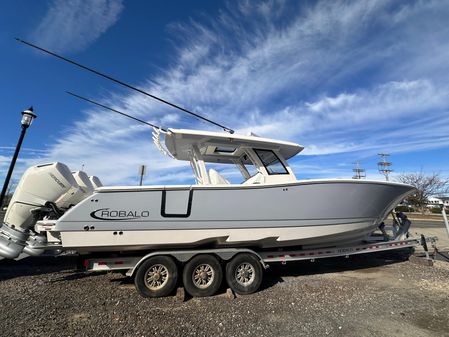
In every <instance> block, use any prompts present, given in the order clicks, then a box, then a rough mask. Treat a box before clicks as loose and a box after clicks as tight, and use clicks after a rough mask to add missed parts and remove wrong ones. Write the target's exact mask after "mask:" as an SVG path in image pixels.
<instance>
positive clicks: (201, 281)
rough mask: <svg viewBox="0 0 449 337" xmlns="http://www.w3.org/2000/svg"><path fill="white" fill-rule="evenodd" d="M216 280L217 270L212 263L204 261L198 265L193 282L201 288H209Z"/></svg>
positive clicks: (193, 275)
mask: <svg viewBox="0 0 449 337" xmlns="http://www.w3.org/2000/svg"><path fill="white" fill-rule="evenodd" d="M214 280H215V271H214V268H212V266H211V265H209V264H206V263H203V264H200V265H198V266H197V267H196V268H195V269H194V270H193V274H192V281H193V284H195V286H196V287H197V288H199V289H206V288H208V287H209V286H210V285H211V284H212V282H214Z"/></svg>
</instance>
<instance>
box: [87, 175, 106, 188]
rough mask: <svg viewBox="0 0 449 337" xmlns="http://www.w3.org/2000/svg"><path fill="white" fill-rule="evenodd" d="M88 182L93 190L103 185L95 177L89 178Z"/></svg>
mask: <svg viewBox="0 0 449 337" xmlns="http://www.w3.org/2000/svg"><path fill="white" fill-rule="evenodd" d="M89 180H90V182H91V183H92V185H93V187H94V188H98V187H101V186H103V183H102V182H101V181H100V178H98V177H97V176H90V177H89Z"/></svg>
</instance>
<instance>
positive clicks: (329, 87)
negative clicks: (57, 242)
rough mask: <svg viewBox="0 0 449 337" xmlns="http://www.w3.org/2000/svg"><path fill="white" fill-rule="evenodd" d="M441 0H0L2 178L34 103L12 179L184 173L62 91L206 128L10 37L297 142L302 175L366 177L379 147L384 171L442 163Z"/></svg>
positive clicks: (447, 125)
mask: <svg viewBox="0 0 449 337" xmlns="http://www.w3.org/2000/svg"><path fill="white" fill-rule="evenodd" d="M447 22H449V4H448V3H447V2H446V1H404V2H400V1H371V0H365V1H357V2H355V1H301V2H300V1H265V2H262V1H261V2H256V1H229V2H226V1H223V2H221V1H173V0H170V1H167V0H165V1H163V2H162V1H160V2H156V1H151V2H149V1H128V2H122V1H106V0H98V1H81V0H72V1H3V2H1V4H0V50H1V54H0V100H1V103H2V108H1V111H0V114H1V120H0V129H1V132H0V179H1V180H3V177H4V175H5V173H6V170H7V167H8V165H9V161H10V157H11V155H12V151H13V148H14V146H15V144H16V141H17V138H18V135H19V131H20V127H19V122H20V112H21V111H22V110H24V109H25V108H27V107H28V106H30V105H33V106H34V108H35V112H36V113H37V115H38V119H37V120H36V121H35V123H34V124H33V125H32V127H31V128H30V130H29V131H28V133H27V136H26V139H25V143H24V145H23V150H22V152H21V155H20V160H19V162H18V164H17V169H16V173H15V178H16V179H18V177H20V174H21V173H22V172H23V170H24V169H25V168H26V167H27V166H30V165H33V164H36V163H42V162H48V161H61V162H63V163H66V164H67V165H68V166H69V167H70V168H71V169H73V170H78V169H80V168H81V167H82V166H83V165H84V168H85V170H86V172H87V173H88V174H90V175H92V174H93V175H97V176H99V177H100V178H101V179H102V180H103V182H105V183H107V184H136V183H137V182H138V177H137V172H138V166H139V165H140V164H146V165H147V166H148V175H147V176H146V178H145V182H146V183H148V184H151V183H155V184H165V183H189V182H191V181H192V180H191V172H190V168H189V166H188V165H186V163H183V162H177V161H173V160H171V159H169V158H167V157H164V156H163V155H162V154H160V153H159V152H158V150H157V149H156V148H155V146H154V145H153V144H152V141H151V130H150V129H148V128H146V127H144V126H142V125H139V124H136V123H134V122H133V121H129V120H127V119H125V118H123V117H120V116H116V115H114V114H112V113H110V112H108V111H104V110H102V109H100V108H96V107H92V106H89V105H88V103H84V102H80V101H77V100H76V99H74V98H72V97H70V96H68V95H67V94H65V90H70V91H73V92H76V93H78V94H81V95H84V96H87V97H90V98H92V99H95V100H97V101H100V102H102V103H104V104H106V105H109V106H112V107H115V108H116V109H119V110H122V111H126V112H128V113H130V114H133V115H135V116H137V117H139V118H143V119H146V120H148V121H150V122H154V123H156V124H159V125H162V126H164V127H173V128H193V129H208V130H217V131H219V130H218V129H217V128H215V127H214V126H211V125H207V124H205V123H203V122H200V121H197V120H194V119H192V118H190V117H189V116H187V115H183V114H182V113H181V112H179V111H177V110H174V109H171V108H169V107H166V106H164V105H162V104H160V103H158V102H155V101H152V100H151V99H149V98H147V97H145V96H142V95H140V94H137V93H134V92H130V91H128V90H125V89H123V88H121V87H119V86H117V85H115V84H113V83H110V82H107V81H106V80H104V79H101V78H98V77H95V76H94V75H91V74H89V73H86V72H83V71H81V70H78V69H77V68H75V67H73V66H70V65H68V64H65V63H63V62H61V61H58V60H57V59H55V58H51V57H48V56H46V55H43V54H41V53H39V52H36V51H34V50H32V49H31V48H29V47H26V46H23V45H21V44H19V43H17V42H16V41H15V40H14V37H20V38H23V39H25V40H29V41H31V42H34V43H36V44H39V45H41V46H43V47H45V48H49V49H51V50H54V51H57V52H59V53H61V54H63V55H65V56H67V57H70V58H73V59H75V60H77V61H79V62H81V63H84V64H86V65H89V66H92V67H94V68H97V69H98V70H100V71H103V72H105V73H107V74H109V75H111V76H114V77H117V78H120V79H122V80H124V81H126V82H129V83H131V84H133V85H136V86H139V87H142V88H144V89H145V90H147V91H149V92H151V93H153V94H155V95H158V96H160V97H162V98H164V99H167V100H170V101H172V102H174V103H176V104H179V105H182V106H184V107H186V108H188V109H191V110H193V111H196V112H198V113H201V114H203V115H205V116H206V117H209V118H211V119H213V120H216V121H217V122H219V123H222V124H224V125H227V126H230V127H232V128H234V129H236V130H238V132H240V133H248V132H250V131H252V132H254V133H256V134H258V135H261V136H266V137H273V138H278V139H284V140H290V141H295V142H298V143H300V144H302V145H304V146H305V148H306V149H305V150H304V151H303V152H302V154H300V155H299V156H297V157H296V158H294V159H292V160H291V163H292V166H293V167H294V169H295V172H296V174H297V177H298V178H304V179H307V178H326V177H328V178H334V177H342V178H348V177H351V176H352V168H353V166H354V165H353V162H355V161H360V162H361V166H362V167H364V168H365V169H366V170H367V177H368V178H370V179H382V178H383V177H382V176H381V175H379V173H378V172H377V166H376V163H377V161H378V157H377V153H378V152H388V153H391V157H390V158H391V161H392V162H393V169H394V170H395V173H396V174H398V173H404V172H415V171H420V170H423V171H424V172H428V173H431V172H440V173H441V174H442V175H443V176H446V177H447V176H449V168H448V166H449V158H448V153H449V151H448V150H449V81H448V76H449V75H448V74H449V25H448V24H447Z"/></svg>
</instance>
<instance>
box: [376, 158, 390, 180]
mask: <svg viewBox="0 0 449 337" xmlns="http://www.w3.org/2000/svg"><path fill="white" fill-rule="evenodd" d="M378 155H379V156H380V159H381V161H380V162H378V163H377V166H378V168H379V173H380V174H383V175H384V176H385V180H386V181H389V177H388V175H389V174H390V173H391V172H393V170H391V169H390V167H391V165H392V163H391V162H389V161H387V159H388V157H389V156H390V154H389V153H378Z"/></svg>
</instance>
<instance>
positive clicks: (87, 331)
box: [0, 256, 449, 337]
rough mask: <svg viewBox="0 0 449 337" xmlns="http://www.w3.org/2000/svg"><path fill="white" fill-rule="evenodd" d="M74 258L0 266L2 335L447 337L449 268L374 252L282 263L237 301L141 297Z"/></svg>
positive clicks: (122, 282)
mask: <svg viewBox="0 0 449 337" xmlns="http://www.w3.org/2000/svg"><path fill="white" fill-rule="evenodd" d="M74 265H75V260H74V258H73V257H62V256H60V257H38V258H27V259H23V260H21V261H6V260H2V261H0V302H1V309H2V310H1V311H0V331H1V332H0V334H1V336H58V337H59V336H100V335H101V336H159V335H163V336H326V335H333V336H357V337H359V336H410V335H412V336H449V321H448V308H449V287H448V285H447V280H448V279H449V263H445V262H440V261H436V263H435V265H434V266H433V267H429V266H423V265H420V264H416V263H412V262H410V261H405V262H404V261H394V260H387V259H385V257H382V256H377V257H372V256H371V257H370V258H366V257H365V258H364V257H362V256H360V257H357V258H351V259H328V260H326V261H324V260H322V261H317V262H315V263H311V262H301V263H294V264H289V265H286V266H282V265H278V266H272V267H270V268H269V271H267V272H266V275H265V279H264V283H263V285H262V289H261V290H260V291H259V292H257V293H255V294H252V295H248V296H243V297H237V298H235V299H233V300H231V299H228V298H227V297H226V296H225V289H223V290H222V291H221V294H219V295H217V296H214V297H209V298H198V299H197V298H187V299H186V301H185V302H179V301H177V300H176V298H175V297H167V298H161V299H144V298H141V297H140V296H139V295H138V294H137V292H136V291H135V290H134V287H133V285H132V283H131V282H130V280H129V279H127V278H125V277H123V276H122V275H121V274H114V273H84V272H77V271H75V270H74Z"/></svg>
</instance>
